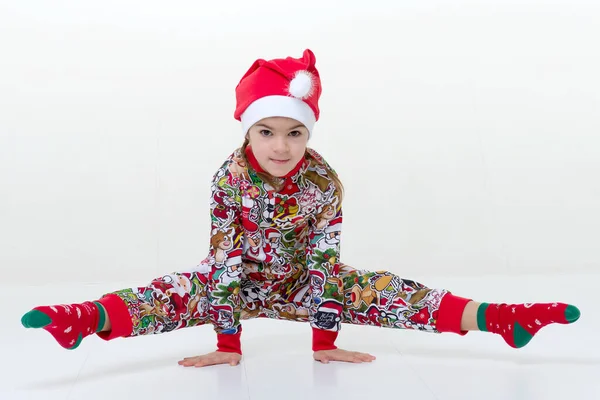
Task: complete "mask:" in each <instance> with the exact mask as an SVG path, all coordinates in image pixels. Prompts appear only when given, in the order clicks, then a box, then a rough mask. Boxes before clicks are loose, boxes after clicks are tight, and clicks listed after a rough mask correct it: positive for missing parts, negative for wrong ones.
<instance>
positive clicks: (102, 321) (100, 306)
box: [94, 301, 106, 332]
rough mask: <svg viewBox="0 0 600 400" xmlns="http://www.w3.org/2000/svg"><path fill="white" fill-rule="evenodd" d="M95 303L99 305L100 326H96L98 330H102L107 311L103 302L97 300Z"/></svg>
mask: <svg viewBox="0 0 600 400" xmlns="http://www.w3.org/2000/svg"><path fill="white" fill-rule="evenodd" d="M94 304H95V305H96V307H98V327H97V328H96V332H100V331H101V330H102V328H104V324H105V323H106V313H105V312H104V307H103V306H102V304H100V303H99V302H97V301H94Z"/></svg>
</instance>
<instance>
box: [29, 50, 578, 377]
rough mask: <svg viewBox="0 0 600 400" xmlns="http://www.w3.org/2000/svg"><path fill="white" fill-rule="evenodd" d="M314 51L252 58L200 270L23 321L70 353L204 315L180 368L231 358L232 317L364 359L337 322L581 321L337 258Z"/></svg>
mask: <svg viewBox="0 0 600 400" xmlns="http://www.w3.org/2000/svg"><path fill="white" fill-rule="evenodd" d="M320 95H321V82H320V77H319V73H318V71H317V69H316V67H315V56H314V54H313V53H312V52H311V51H310V50H305V51H304V54H303V56H302V58H299V59H296V58H292V57H288V58H285V59H275V60H270V61H266V60H262V59H259V60H257V61H255V62H254V64H253V65H252V66H251V67H250V69H249V70H248V71H247V72H246V74H245V75H244V76H243V77H242V79H241V81H240V82H239V84H238V86H237V88H236V99H237V107H236V110H235V114H234V117H235V118H236V119H237V120H239V121H241V125H242V131H243V133H244V137H245V141H244V143H243V145H242V147H241V148H239V149H237V150H235V152H234V153H233V154H231V155H230V156H229V157H228V158H227V159H226V160H225V162H224V163H223V164H222V165H221V167H220V168H219V169H218V170H217V172H216V173H215V175H214V177H213V180H212V187H211V188H212V196H211V205H210V215H211V221H212V224H211V225H212V226H211V228H212V231H211V239H210V246H209V254H208V257H207V258H206V259H204V260H203V261H202V262H201V263H200V264H199V265H197V266H196V267H195V268H193V269H191V270H189V271H186V272H179V273H173V274H169V275H166V276H163V277H160V278H157V279H155V280H153V281H152V282H150V284H149V285H148V286H142V287H135V288H127V289H122V290H118V291H115V292H113V293H109V294H106V295H104V296H102V297H101V298H99V299H98V300H97V301H87V302H84V303H81V304H71V305H54V306H40V307H36V308H34V309H33V310H31V311H29V312H28V313H27V314H25V315H24V316H23V318H22V321H21V322H22V324H23V325H24V326H25V327H26V328H44V329H45V330H46V331H48V332H49V333H50V334H51V335H52V336H53V337H54V338H55V339H56V341H57V342H58V343H59V344H60V345H61V346H63V347H64V348H67V349H75V348H77V347H78V346H79V344H80V343H81V341H82V339H83V338H85V337H86V336H89V335H92V334H97V335H98V336H99V337H100V338H102V339H105V340H112V339H116V338H122V337H135V336H139V335H149V334H157V333H166V332H170V331H173V330H176V329H181V328H185V327H191V326H198V325H203V324H212V325H213V326H214V329H215V331H216V337H217V343H216V349H217V350H216V351H215V352H212V353H210V354H206V355H203V356H199V357H193V358H186V359H184V360H181V361H180V362H179V364H181V365H184V366H205V365H214V364H231V365H236V364H238V363H239V361H240V359H241V355H242V350H241V344H240V336H241V333H242V325H241V322H240V321H241V320H244V319H248V318H256V317H266V318H275V319H285V320H295V321H302V322H308V323H309V324H310V326H311V327H312V350H313V351H314V358H315V359H316V360H318V361H321V362H324V363H326V362H329V361H346V362H369V361H372V360H374V359H375V357H373V356H372V355H370V354H364V353H359V352H351V351H346V350H342V349H339V348H337V346H336V345H335V341H336V338H337V336H338V332H339V331H340V327H341V323H348V324H357V325H374V326H382V327H388V328H398V329H418V330H421V331H426V332H435V333H441V332H452V333H456V334H459V335H464V334H466V333H467V331H471V330H479V331H485V332H490V333H494V334H498V335H499V336H501V337H502V338H503V339H504V341H505V342H506V343H507V344H508V345H509V346H512V347H514V348H520V347H523V346H525V345H526V344H527V343H528V342H529V341H530V340H531V339H532V337H533V336H534V335H535V334H536V333H537V332H538V331H539V330H540V329H541V328H542V327H544V326H546V325H548V324H551V323H559V324H569V323H572V322H574V321H576V320H577V319H578V318H579V316H580V312H579V310H578V309H577V308H576V307H575V306H572V305H568V304H563V303H545V304H541V303H538V304H512V305H509V304H487V303H477V302H474V301H472V300H470V299H467V298H462V297H458V296H455V295H453V294H451V293H450V292H449V291H448V290H445V289H430V288H428V287H426V286H424V285H422V284H421V283H418V282H414V281H411V280H407V279H403V278H400V277H398V276H396V275H394V274H392V273H390V272H387V271H379V270H378V271H366V270H358V269H355V268H352V267H350V266H348V265H346V264H343V263H342V262H341V260H340V255H339V254H340V233H341V227H342V195H343V187H342V184H341V182H340V180H339V178H338V176H337V174H336V172H335V171H334V170H333V169H332V168H331V167H330V166H329V164H328V163H327V162H326V161H325V160H324V159H323V158H322V157H321V156H320V155H319V154H318V153H317V152H315V151H314V150H312V149H309V148H307V142H308V140H309V138H310V137H311V135H312V132H313V127H314V125H315V122H316V121H317V120H318V119H319V112H320V110H319V107H318V101H319V97H320Z"/></svg>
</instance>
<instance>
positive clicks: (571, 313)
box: [565, 305, 581, 323]
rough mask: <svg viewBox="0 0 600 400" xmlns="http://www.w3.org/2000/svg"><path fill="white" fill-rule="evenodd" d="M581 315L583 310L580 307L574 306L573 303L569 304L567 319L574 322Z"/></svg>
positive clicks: (566, 312) (566, 313)
mask: <svg viewBox="0 0 600 400" xmlns="http://www.w3.org/2000/svg"><path fill="white" fill-rule="evenodd" d="M580 316H581V312H580V311H579V309H578V308H577V307H575V306H572V305H568V306H567V309H566V310H565V319H566V320H567V322H568V323H573V322H575V321H577V320H578V319H579V317H580Z"/></svg>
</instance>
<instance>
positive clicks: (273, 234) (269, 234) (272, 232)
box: [265, 228, 281, 239]
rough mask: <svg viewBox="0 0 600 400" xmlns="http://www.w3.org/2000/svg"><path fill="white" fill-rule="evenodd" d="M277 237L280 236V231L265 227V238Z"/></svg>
mask: <svg viewBox="0 0 600 400" xmlns="http://www.w3.org/2000/svg"><path fill="white" fill-rule="evenodd" d="M279 237H281V232H279V231H278V230H277V229H274V228H267V229H266V230H265V238H266V239H272V238H279Z"/></svg>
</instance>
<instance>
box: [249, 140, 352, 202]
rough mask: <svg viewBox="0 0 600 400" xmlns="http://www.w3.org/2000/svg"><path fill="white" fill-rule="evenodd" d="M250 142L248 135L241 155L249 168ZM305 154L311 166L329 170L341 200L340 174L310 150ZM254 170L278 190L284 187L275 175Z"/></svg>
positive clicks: (342, 193)
mask: <svg viewBox="0 0 600 400" xmlns="http://www.w3.org/2000/svg"><path fill="white" fill-rule="evenodd" d="M248 144H250V140H249V139H248V137H246V138H245V140H244V144H242V149H241V152H240V156H241V157H242V160H243V161H244V163H246V165H247V166H248V168H252V167H251V164H250V163H249V162H248V159H247V158H246V147H248ZM304 155H305V157H306V158H307V159H308V160H309V161H310V165H311V166H313V165H319V166H321V167H323V168H325V169H326V170H327V176H328V177H329V178H331V180H332V181H333V183H334V185H335V188H336V191H337V192H338V193H339V196H340V201H341V200H342V199H343V197H344V185H342V181H341V180H340V178H339V176H338V174H337V173H336V172H335V171H334V170H333V169H332V168H331V167H330V166H329V165H327V164H324V163H322V162H320V161H319V160H317V159H316V158H315V157H314V156H313V155H312V154H311V153H310V152H309V151H308V150H307V151H306V152H305V153H304ZM254 172H255V173H256V174H257V175H258V176H259V177H260V179H262V180H263V181H264V182H267V183H268V184H269V185H271V186H272V187H274V188H275V189H276V190H277V191H279V190H281V189H282V187H281V181H279V182H278V181H277V179H276V178H275V177H273V176H272V175H271V174H268V173H262V172H258V171H254Z"/></svg>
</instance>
